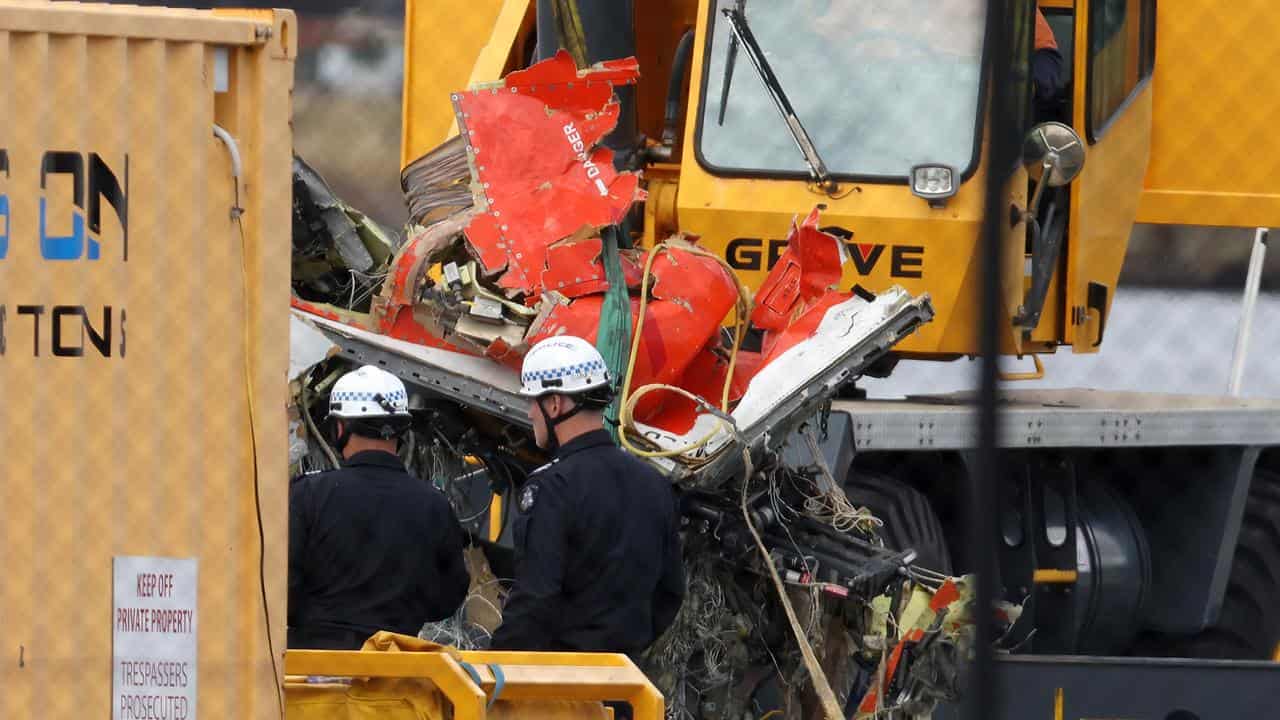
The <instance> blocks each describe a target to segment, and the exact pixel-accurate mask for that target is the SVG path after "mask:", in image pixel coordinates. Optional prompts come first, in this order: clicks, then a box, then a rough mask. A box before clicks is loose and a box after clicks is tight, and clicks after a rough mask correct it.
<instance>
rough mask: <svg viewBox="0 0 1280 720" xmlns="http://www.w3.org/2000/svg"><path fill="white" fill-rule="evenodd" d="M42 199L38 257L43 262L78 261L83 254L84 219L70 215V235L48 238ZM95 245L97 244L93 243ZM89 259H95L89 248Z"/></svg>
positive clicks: (73, 214) (93, 252) (74, 213)
mask: <svg viewBox="0 0 1280 720" xmlns="http://www.w3.org/2000/svg"><path fill="white" fill-rule="evenodd" d="M45 206H46V202H45V199H44V198H40V256H41V257H43V258H44V259H45V260H78V259H79V258H80V255H81V254H82V253H83V252H84V217H83V216H82V215H81V214H80V213H77V212H73V213H71V234H70V235H54V236H50V235H49V234H48V233H47V232H46V225H45V214H46V213H45ZM93 245H97V243H93ZM89 253H90V258H92V259H96V258H97V251H96V248H94V247H93V246H92V245H91V246H90V248H89Z"/></svg>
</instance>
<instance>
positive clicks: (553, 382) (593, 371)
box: [520, 335, 609, 397]
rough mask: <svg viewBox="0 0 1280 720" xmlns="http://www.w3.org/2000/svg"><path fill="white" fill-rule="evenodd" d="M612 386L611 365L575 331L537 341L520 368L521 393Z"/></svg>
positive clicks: (535, 394) (571, 392) (565, 392)
mask: <svg viewBox="0 0 1280 720" xmlns="http://www.w3.org/2000/svg"><path fill="white" fill-rule="evenodd" d="M607 387H609V369H608V368H607V367H605V364H604V358H603V357H601V356H600V352H599V351H598V350H596V349H595V346H593V345H592V344H591V343H589V342H587V341H586V340H583V339H582V338H580V337H574V336H573V335H557V336H556V337H551V338H547V339H545V340H542V341H540V342H538V344H536V345H534V346H533V347H532V348H531V349H530V350H529V352H528V353H527V354H526V355H525V356H524V364H523V365H522V366H521V368H520V394H521V395H524V396H526V397H539V396H542V395H548V394H551V393H556V394H559V395H578V394H581V393H585V392H588V391H590V390H596V389H598V388H607Z"/></svg>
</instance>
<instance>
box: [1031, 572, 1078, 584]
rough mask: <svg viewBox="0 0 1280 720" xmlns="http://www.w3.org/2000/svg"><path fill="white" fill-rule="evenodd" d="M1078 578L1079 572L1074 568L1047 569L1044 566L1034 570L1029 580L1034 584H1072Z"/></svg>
mask: <svg viewBox="0 0 1280 720" xmlns="http://www.w3.org/2000/svg"><path fill="white" fill-rule="evenodd" d="M1079 578H1080V574H1079V573H1077V572H1076V571H1075V570H1047V569H1044V568H1041V569H1038V570H1036V571H1035V572H1034V573H1032V575H1031V581H1032V582H1033V583H1035V584H1036V585H1074V584H1075V582H1076V580H1078V579H1079Z"/></svg>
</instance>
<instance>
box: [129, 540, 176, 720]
mask: <svg viewBox="0 0 1280 720" xmlns="http://www.w3.org/2000/svg"><path fill="white" fill-rule="evenodd" d="M113 570H114V573H113V574H114V576H115V592H114V597H115V602H114V603H113V608H112V615H111V627H112V652H111V655H112V660H111V662H112V670H111V674H112V680H111V720H195V717H196V560H195V559H189V560H177V559H173V558H157V557H117V558H115V559H114V562H113Z"/></svg>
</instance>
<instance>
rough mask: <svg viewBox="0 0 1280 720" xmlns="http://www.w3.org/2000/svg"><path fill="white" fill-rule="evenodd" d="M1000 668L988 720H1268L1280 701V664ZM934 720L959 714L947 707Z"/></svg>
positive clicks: (1040, 663)
mask: <svg viewBox="0 0 1280 720" xmlns="http://www.w3.org/2000/svg"><path fill="white" fill-rule="evenodd" d="M995 665H996V668H997V669H998V671H999V675H1000V681H999V683H998V684H997V689H996V693H995V707H992V708H987V712H988V714H987V717H1004V718H1046V719H1048V718H1072V719H1074V718H1150V719H1151V720H1165V719H1166V718H1167V719H1168V720H1235V719H1236V718H1254V717H1266V716H1268V715H1270V714H1271V713H1272V712H1274V710H1275V704H1276V700H1277V698H1278V697H1280V690H1278V688H1280V663H1271V662H1254V661H1240V660H1177V659H1153V658H1112V657H1054V656H1042V657H1025V656H1020V657H1002V658H999V659H998V660H996V663H995ZM1267 708H1272V709H1271V710H1267ZM933 717H934V718H935V720H956V719H957V718H960V717H961V713H960V712H959V710H958V708H956V707H955V706H951V705H944V706H940V707H939V708H938V709H937V710H936V711H935V712H934V714H933Z"/></svg>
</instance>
